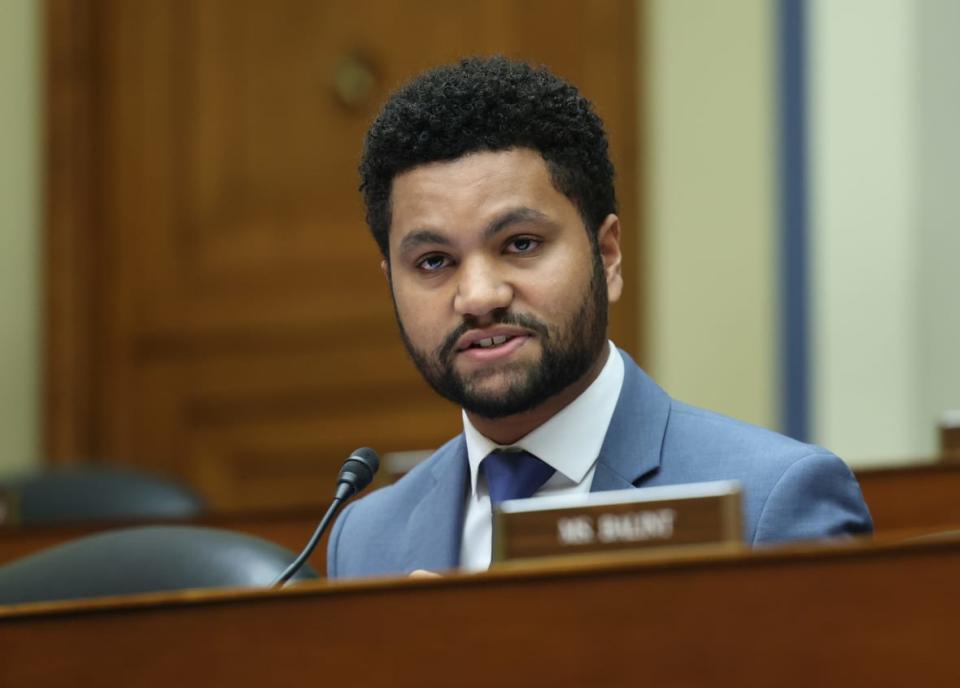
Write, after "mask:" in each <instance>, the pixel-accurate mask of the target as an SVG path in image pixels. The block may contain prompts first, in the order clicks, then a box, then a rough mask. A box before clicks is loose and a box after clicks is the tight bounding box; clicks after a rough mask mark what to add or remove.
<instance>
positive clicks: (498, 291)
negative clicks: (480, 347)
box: [453, 258, 513, 317]
mask: <svg viewBox="0 0 960 688" xmlns="http://www.w3.org/2000/svg"><path fill="white" fill-rule="evenodd" d="M459 272H460V274H459V275H458V282H457V293H456V296H454V299H453V307H454V310H456V311H457V313H459V314H460V315H472V316H474V317H481V316H484V315H486V314H487V313H490V312H492V311H495V310H497V309H499V308H506V307H507V306H509V305H510V302H511V301H512V300H513V287H512V286H511V285H510V283H509V281H508V280H506V279H505V278H504V276H503V275H502V274H501V272H500V271H499V270H498V269H497V266H496V265H494V264H493V263H492V262H491V261H489V260H486V259H483V258H477V259H475V260H470V261H464V262H463V263H461V265H460V271H459Z"/></svg>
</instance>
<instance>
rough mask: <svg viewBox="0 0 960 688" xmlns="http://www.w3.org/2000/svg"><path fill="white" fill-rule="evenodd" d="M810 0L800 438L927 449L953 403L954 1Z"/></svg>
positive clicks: (907, 451)
mask: <svg viewBox="0 0 960 688" xmlns="http://www.w3.org/2000/svg"><path fill="white" fill-rule="evenodd" d="M811 8H812V22H811V39H812V42H811V50H810V53H811V55H812V56H813V58H814V59H813V62H812V65H811V100H810V121H811V179H812V182H813V183H812V189H813V198H812V211H813V212H812V217H813V219H814V221H813V229H814V239H815V242H814V260H813V265H814V267H815V268H816V270H815V272H814V279H813V285H814V299H813V301H814V323H815V328H816V329H815V346H814V351H815V354H816V357H815V364H814V371H815V386H814V389H815V393H814V402H815V404H814V420H815V433H816V438H817V440H818V441H820V442H822V443H823V444H826V445H827V446H829V447H831V448H832V449H834V450H836V451H838V452H839V453H841V454H842V455H843V456H844V457H845V458H847V459H848V460H850V461H851V462H852V463H854V464H872V463H887V462H899V461H902V460H904V459H917V458H921V459H922V458H924V457H930V456H932V455H933V454H934V453H935V451H936V448H937V447H936V441H935V438H936V434H935V426H936V422H937V419H938V417H939V416H940V414H941V412H942V411H943V410H944V409H946V408H950V407H957V406H960V356H958V353H957V352H958V351H960V311H958V309H957V298H958V296H960V270H958V269H957V263H958V259H960V194H958V193H957V179H958V178H960V177H958V172H960V164H958V160H960V135H958V132H957V125H956V122H957V121H960V76H958V73H957V69H956V65H957V64H960V41H958V39H960V5H958V3H956V2H955V1H954V0H925V2H922V3H918V2H914V0H845V2H835V1H834V0H817V1H816V2H814V3H812V4H811Z"/></svg>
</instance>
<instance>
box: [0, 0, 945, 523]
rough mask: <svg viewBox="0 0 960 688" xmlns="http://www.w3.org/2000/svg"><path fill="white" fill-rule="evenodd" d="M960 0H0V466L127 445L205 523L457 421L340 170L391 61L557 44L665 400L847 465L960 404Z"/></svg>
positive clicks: (351, 175) (442, 434)
mask: <svg viewBox="0 0 960 688" xmlns="http://www.w3.org/2000/svg"><path fill="white" fill-rule="evenodd" d="M958 38H960V2H957V1H956V0H809V1H807V2H802V1H801V0H728V1H726V2H722V3H720V2H705V1H702V0H593V1H589V0H565V1H563V2H558V1H557V0H552V1H550V2H546V1H541V0H488V1H479V0H477V1H475V2H458V3H450V2H439V1H428V0H420V1H414V0H406V1H404V0H371V1H370V2H359V3H358V2H345V1H340V0H327V1H322V0H282V1H278V0H271V1H270V2H267V1H266V0H243V1H237V2H228V1H227V0H221V1H216V0H194V1H192V2H191V1H188V0H143V1H141V2H135V3H133V2H124V1H122V0H101V1H95V0H49V1H48V2H39V1H31V0H5V1H4V2H3V3H0V94H2V98H0V113H2V116H0V121H2V123H3V126H2V127H0V152H2V154H0V476H3V475H7V474H10V475H12V474H16V473H18V472H22V471H25V470H30V469H33V468H36V467H40V466H47V465H57V466H62V465H74V464H77V463H84V462H112V463H117V464H120V465H125V466H130V467H134V468H138V469H144V470H148V471H155V472H158V473H163V474H167V475H171V476H174V477H177V478H179V479H181V480H183V481H185V482H186V483H188V484H190V485H193V486H194V487H195V489H196V490H197V491H198V492H199V493H200V494H201V495H202V496H203V498H204V499H205V500H206V501H207V502H208V504H209V505H210V506H211V507H213V508H214V509H223V510H232V509H251V508H253V509H256V508H274V507H285V506H303V505H311V504H317V503H321V502H324V501H326V499H327V495H328V492H329V490H330V485H331V484H332V479H333V478H332V476H333V475H334V473H335V471H336V470H337V468H338V467H339V465H340V463H341V462H342V460H343V458H344V457H345V456H346V455H347V453H348V452H349V451H350V450H351V449H353V448H354V447H356V446H360V445H370V446H373V447H375V448H377V449H378V450H379V451H380V452H382V453H386V452H392V451H408V450H418V449H429V448H431V447H435V446H437V445H438V444H439V443H440V442H442V441H444V440H445V439H446V438H449V437H450V436H452V435H453V434H455V433H456V432H458V428H459V423H460V419H459V414H458V412H457V410H456V409H455V408H453V407H452V406H450V405H449V404H447V403H445V402H443V401H441V400H439V399H436V398H435V396H434V395H433V393H432V392H431V391H430V390H429V389H427V388H426V387H425V385H424V384H423V383H422V382H421V381H420V380H419V378H418V376H417V374H416V372H415V370H414V369H413V367H412V365H411V364H410V363H409V362H408V361H407V360H406V357H405V354H404V352H403V349H402V345H401V343H400V341H399V337H398V336H397V334H396V331H395V325H394V323H393V314H392V310H391V305H390V299H389V295H388V292H387V289H386V285H385V284H384V281H383V279H382V276H381V275H380V272H379V269H378V267H377V265H378V261H379V256H378V254H377V251H376V248H375V245H374V243H373V241H372V240H371V239H370V238H369V236H368V234H367V230H366V227H365V224H364V222H363V213H362V208H361V204H360V199H359V195H358V193H357V191H356V187H357V184H358V182H357V177H356V165H357V161H358V157H359V152H360V146H361V140H362V136H363V132H364V131H365V129H366V126H367V124H368V123H369V121H370V119H371V118H372V117H373V116H374V115H375V114H376V112H377V109H378V107H379V104H380V103H381V102H382V101H383V99H384V98H385V96H386V95H387V94H388V93H389V92H390V91H391V90H392V89H393V88H394V87H396V86H397V85H399V84H400V83H402V82H403V81H404V80H405V79H406V78H408V77H410V76H411V75H413V74H415V73H416V72H418V71H420V70H422V69H424V68H426V67H428V66H431V65H435V64H438V63H442V62H448V61H451V60H454V59H456V58H457V57H460V56H465V55H469V54H478V53H481V54H489V53H495V52H497V53H503V54H507V55H511V56H518V57H524V58H527V59H529V60H531V61H534V62H538V63H545V64H547V65H549V66H550V67H552V68H553V69H554V70H555V71H557V72H558V73H560V74H561V75H563V76H565V77H567V78H569V79H570V80H572V81H573V82H574V83H576V84H577V85H578V86H579V87H580V89H581V90H582V91H583V92H584V93H585V94H586V95H587V96H588V97H590V98H591V99H592V100H593V101H594V102H595V103H596V105H597V107H598V110H599V111H600V113H601V115H602V116H603V118H604V120H605V122H606V124H607V127H608V131H609V134H610V137H611V144H612V150H613V155H614V160H615V164H616V166H617V171H618V194H619V197H620V201H621V204H622V206H623V207H622V215H623V218H624V221H625V231H626V236H625V240H624V243H625V249H626V251H627V256H626V261H625V269H626V271H627V278H628V282H627V286H628V294H627V298H625V299H624V301H623V303H621V304H619V305H618V306H617V307H616V309H615V313H614V324H613V328H612V331H613V338H614V340H615V341H616V342H617V343H618V344H619V345H621V346H622V347H624V348H626V349H627V350H628V351H630V352H631V353H632V354H633V355H634V356H635V357H636V358H637V359H638V361H639V362H640V363H641V364H642V365H643V366H645V367H646V368H647V370H648V371H649V372H650V373H651V374H652V375H653V376H654V377H655V378H656V379H657V380H658V381H659V382H660V384H661V385H663V386H664V387H665V388H666V389H667V391H669V392H670V393H671V394H672V395H674V396H675V397H678V398H680V399H682V400H684V401H687V402H690V403H693V404H697V405H702V406H706V407H709V408H712V409H714V410H717V411H720V412H722V413H725V414H728V415H731V416H734V417H737V418H741V419H743V420H746V421H749V422H752V423H757V424H759V425H763V426H766V427H770V428H774V429H777V430H780V431H783V432H787V433H788V434H791V435H793V436H796V437H799V438H801V439H805V440H809V441H813V442H817V443H820V444H823V445H825V446H827V447H829V448H830V449H832V450H833V451H835V452H837V453H838V454H840V455H841V456H842V457H844V458H845V459H846V460H847V461H848V462H850V463H851V464H852V465H854V466H873V465H879V464H892V463H897V464H901V463H907V462H925V461H932V460H933V459H934V456H935V455H936V454H937V452H938V440H937V426H938V423H939V422H940V420H941V418H942V417H943V414H944V413H945V412H946V411H948V410H950V409H956V408H960V357H958V355H957V352H958V350H960V347H958V345H960V308H958V307H957V306H956V303H955V301H956V297H957V295H960V270H958V269H957V268H956V267H955V263H956V262H957V260H958V257H960V194H958V193H957V192H956V191H955V187H956V180H957V179H960V174H958V172H960V170H958V166H960V162H958V161H960V134H958V132H957V127H956V124H955V123H956V122H958V121H960V70H957V68H956V65H958V64H960V40H958Z"/></svg>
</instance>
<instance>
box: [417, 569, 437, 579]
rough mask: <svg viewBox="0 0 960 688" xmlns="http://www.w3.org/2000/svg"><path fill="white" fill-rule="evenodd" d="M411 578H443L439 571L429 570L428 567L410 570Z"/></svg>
mask: <svg viewBox="0 0 960 688" xmlns="http://www.w3.org/2000/svg"><path fill="white" fill-rule="evenodd" d="M410 578H441V576H440V574H439V573H435V572H434V571H427V570H426V569H417V570H416V571H411V572H410Z"/></svg>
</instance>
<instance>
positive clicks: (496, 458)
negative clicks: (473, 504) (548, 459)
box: [480, 449, 554, 506]
mask: <svg viewBox="0 0 960 688" xmlns="http://www.w3.org/2000/svg"><path fill="white" fill-rule="evenodd" d="M480 470H481V471H482V472H483V475H484V477H486V479H487V489H488V490H489V492H490V504H491V505H492V506H497V505H498V504H500V502H503V501H506V500H508V499H526V498H527V497H532V496H533V495H534V494H535V493H536V491H537V490H539V489H540V488H541V487H543V484H544V483H545V482H547V480H549V479H550V476H551V475H553V474H554V469H553V468H551V467H550V466H548V465H547V464H545V463H544V462H543V461H541V460H540V459H538V458H537V457H536V456H534V455H533V454H530V453H529V452H525V451H503V450H499V449H498V450H496V451H492V452H490V453H489V454H487V455H486V456H485V457H484V459H483V461H481V462H480Z"/></svg>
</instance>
